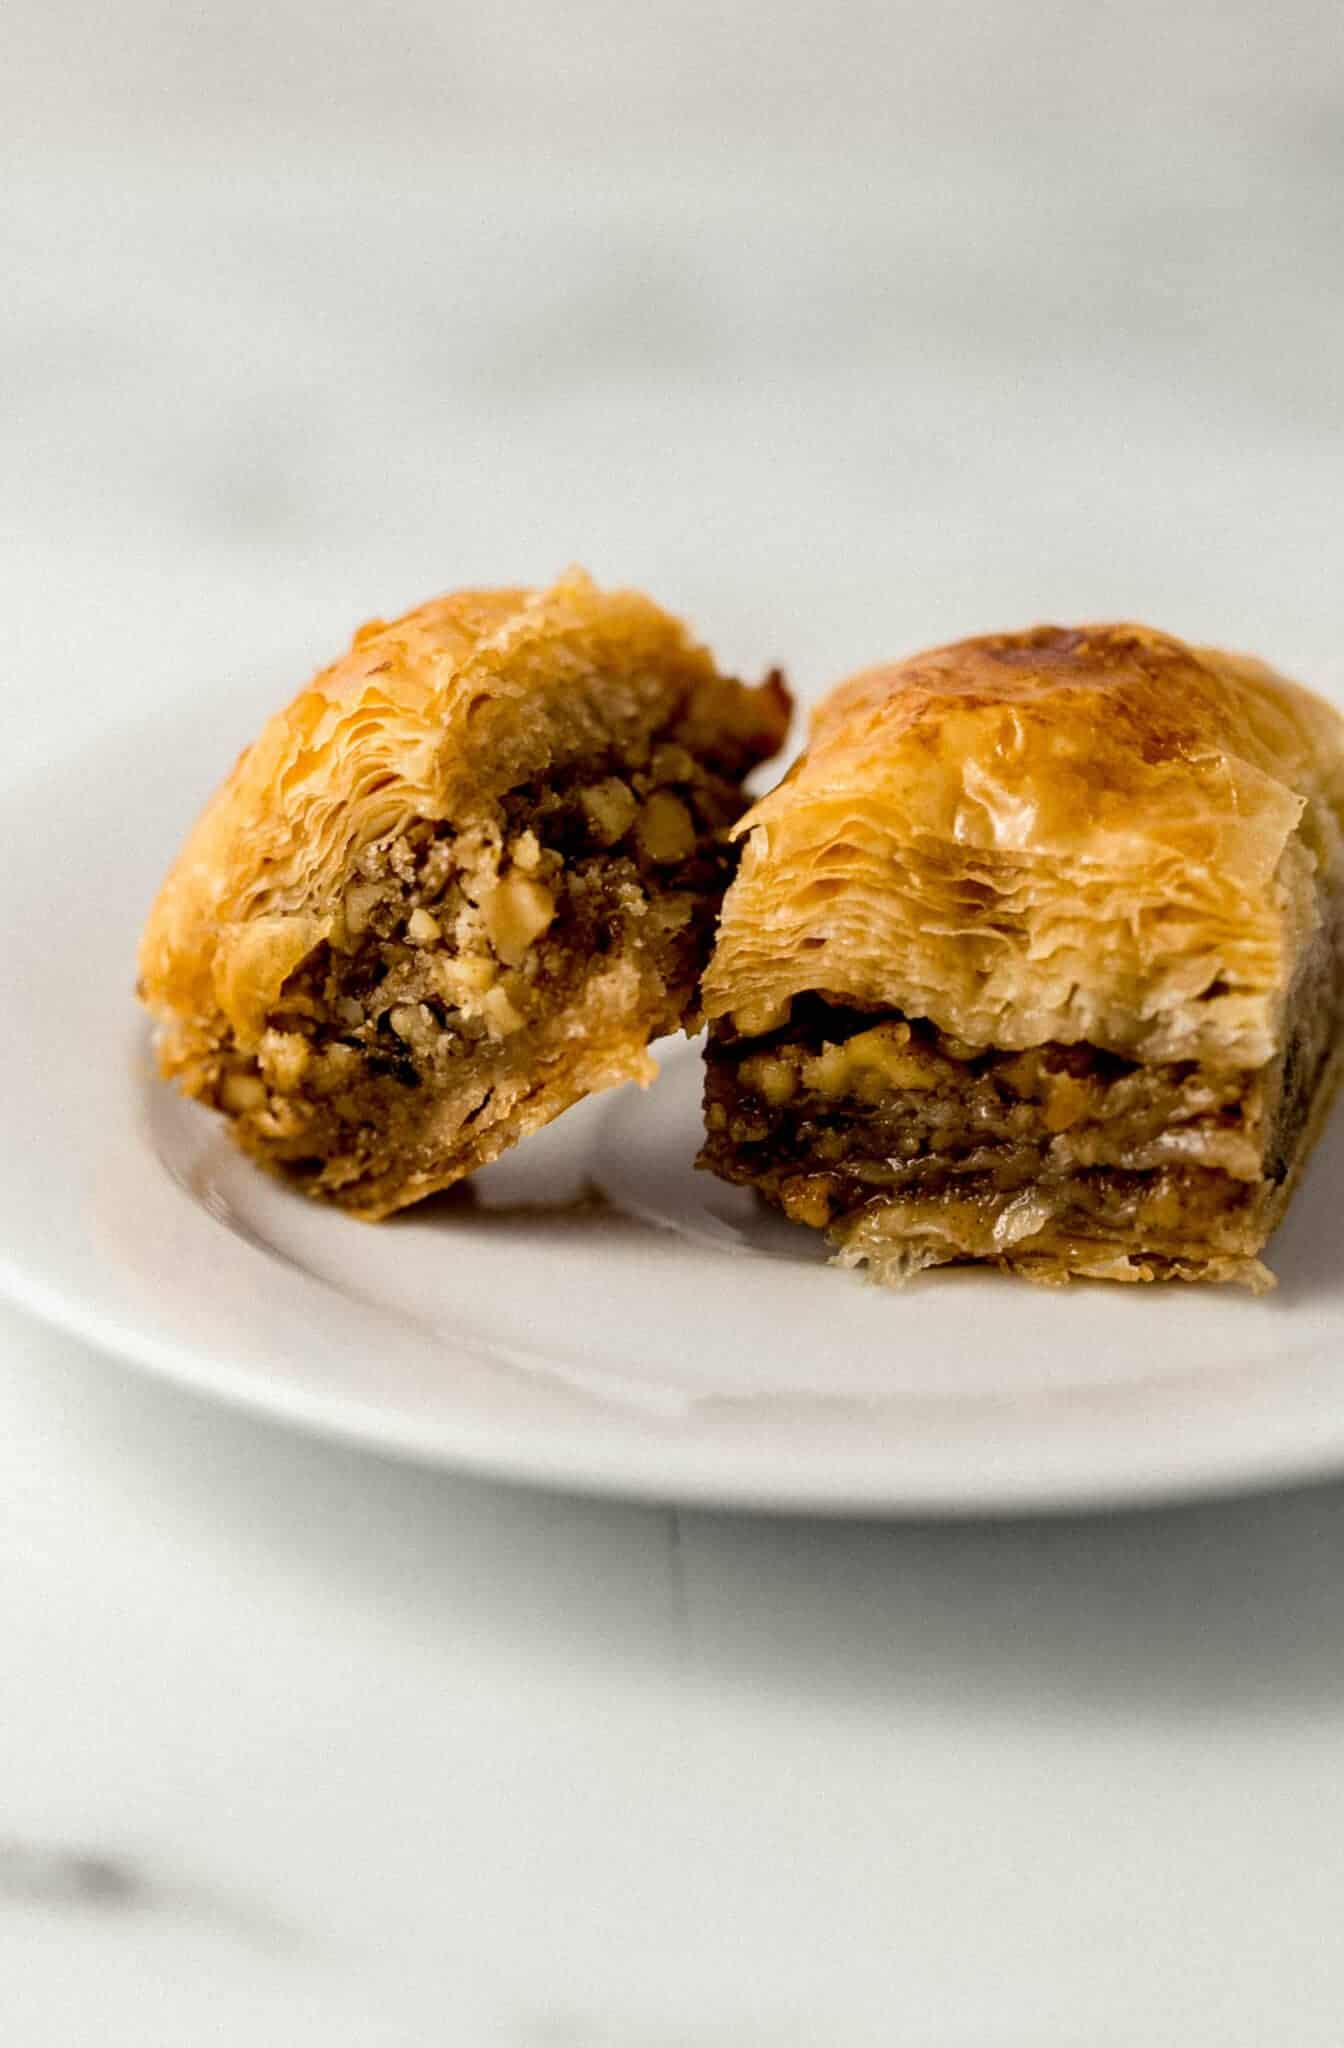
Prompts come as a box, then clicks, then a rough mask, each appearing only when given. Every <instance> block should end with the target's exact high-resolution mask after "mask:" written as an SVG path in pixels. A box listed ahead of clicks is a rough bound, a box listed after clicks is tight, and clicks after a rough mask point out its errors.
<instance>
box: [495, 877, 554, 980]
mask: <svg viewBox="0 0 1344 2048" xmlns="http://www.w3.org/2000/svg"><path fill="white" fill-rule="evenodd" d="M481 908H482V911H483V913H484V916H485V928H486V931H487V932H488V933H489V935H490V943H491V945H492V946H493V947H494V949H495V951H496V953H498V955H499V957H500V959H501V960H502V961H503V962H504V964H505V966H506V967H516V966H517V965H518V964H519V962H520V961H521V960H522V958H523V956H524V954H525V953H526V952H527V949H528V947H529V946H530V945H531V944H532V943H533V941H534V940H535V939H539V938H540V937H541V934H542V933H543V932H544V931H545V930H546V927H547V926H548V925H549V924H550V922H551V919H552V918H553V917H554V916H555V898H554V897H553V896H552V894H551V892H550V890H549V889H545V888H543V887H542V885H541V883H540V882H534V881H531V880H530V879H529V878H528V876H526V875H506V876H505V878H504V880H503V881H502V882H501V883H500V884H499V886H498V887H497V888H496V890H495V892H494V894H493V895H492V896H491V897H490V898H489V899H488V900H487V901H486V902H485V903H483V904H482V906H481Z"/></svg>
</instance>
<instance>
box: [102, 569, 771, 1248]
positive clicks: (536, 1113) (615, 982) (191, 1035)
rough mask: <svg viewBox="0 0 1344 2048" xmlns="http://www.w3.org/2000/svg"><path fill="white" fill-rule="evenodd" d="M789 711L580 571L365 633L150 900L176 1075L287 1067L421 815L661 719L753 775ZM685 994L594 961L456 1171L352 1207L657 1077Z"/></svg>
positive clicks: (199, 1090) (467, 803)
mask: <svg viewBox="0 0 1344 2048" xmlns="http://www.w3.org/2000/svg"><path fill="white" fill-rule="evenodd" d="M788 714H789V700H788V696H787V692H786V691H785V690H784V688H783V685H782V683H781V682H780V681H779V680H778V679H777V678H772V679H771V680H770V681H769V682H768V683H767V684H765V685H763V686H762V687H761V688H760V689H748V688H746V687H745V686H744V685H742V684H741V683H739V682H736V681H734V680H732V679H731V678H728V677H725V676H722V675H720V674H719V672H718V670H717V669H716V668H715V665H714V663H713V661H712V659H711V657H710V656H709V654H708V653H707V652H706V651H705V649H704V648H702V647H700V646H698V645H697V644H696V643H695V642H694V641H693V640H692V639H691V638H690V637H689V635H688V634H687V632H686V630H685V628H684V627H683V626H682V625H681V624H680V623H679V622H678V621H677V620H676V619H674V618H672V617H671V616H670V615H669V614H668V613H666V612H664V611H662V610H660V609H659V608H658V607H657V606H656V605H655V604H653V603H652V602H651V601H650V600H649V599H648V598H646V597H643V596H641V595H639V594H638V593H636V592H628V591H616V592H602V591H600V590H598V589H597V588H596V587H595V586H594V585H593V583H592V582H591V581H590V580H589V579H588V577H587V576H585V575H583V574H582V573H581V572H579V571H572V572H571V573H570V574H568V575H566V576H565V577H563V578H562V579H561V580H560V581H559V582H558V583H557V584H555V585H554V586H553V587H552V588H550V589H548V590H545V591H528V590H524V589H512V588H511V589H500V590H468V591H459V592H457V593H455V594H454V595H451V596H447V597H442V598H437V599H435V600H434V601H432V602H431V603H429V604H425V605H422V606H420V607H419V608H418V609H417V610H415V611H412V612H410V613H408V614H407V615H406V616H405V617H404V618H401V619H398V620H396V621H394V622H392V623H391V624H385V623H383V622H382V621H373V622H372V623H370V624H369V625H366V626H364V627H362V628H361V629H360V631H359V632H358V633H357V634H356V635H355V639H354V643H353V645H352V647H351V649H350V651H349V653H348V654H346V655H345V656H343V658H342V659H341V660H340V661H338V662H336V663H335V664H334V665H333V666H332V667H330V668H327V669H325V670H323V671H322V673H321V674H319V675H318V676H316V677H315V678H314V680H313V681H312V682H311V683H309V684H308V685H307V686H306V687H305V688H304V689H302V690H301V691H300V692H299V693H298V695H297V696H296V697H295V698H294V699H293V701H292V702H291V703H290V704H289V705H288V706H287V707H286V708H285V709H284V710H282V711H280V712H279V713H277V714H276V716H275V717H273V718H272V719H271V720H270V722H269V723H268V724H267V726H266V727H265V728H264V730H263V731H262V733H261V734H260V736H259V737H258V739H257V740H256V741H255V743H254V744H253V745H252V746H250V747H249V748H248V749H247V750H246V751H245V752H244V753H243V755H242V756H241V758H240V759H239V761H238V762H237V764H236V766H235V767H234V769H233V772H232V774H231V775H230V776H229V777H228V779H227V780H226V781H225V783H224V784H223V786H222V787H221V788H220V789H219V790H218V792H217V793H216V795H215V796H214V797H213V799H212V800H211V802H210V803H209V804H208V805H207V807H206V809H205V811H204V813H203V814H202V816H201V818H200V819H199V821H198V822H197V824H196V826H195V828H194V830H193V831H192V833H191V834H190V836H189V838H188V840H187V842H186V844H185V846H184V847H183V849H182V852H181V854H180V855H179V857H178V859H177V861H176V863H175V864H174V866H173V868H172V870H171V872H170V873H169V875H168V877H167V879H166V881H165V882H164V885H163V887H162V889H161V891H160V894H159V896H158V899H157V901H156V902H155V904H154V906H153V909H152V910H151V913H150V916H149V919H148V922H147V924H146V926H145V930H144V934H143V938H142V941H141V946H140V955H139V970H140V990H141V994H142V997H143V999H144V1001H145V1002H146V1004H147V1005H148V1007H149V1008H150V1010H151V1011H152V1012H153V1014H154V1016H155V1018H156V1021H157V1023H158V1026H159V1033H158V1045H159V1056H160V1064H161V1066H162V1068H163V1070H164V1072H165V1073H166V1074H168V1075H170V1076H173V1077H175V1078H176V1079H177V1080H178V1081H179V1082H180V1084H181V1085H182V1087H183V1088H184V1090H185V1091H186V1092H188V1093H191V1094H199V1095H201V1096H203V1097H204V1098H205V1099H207V1100H215V1099H216V1098H217V1095H218V1091H219V1086H220V1079H221V1059H222V1058H223V1057H227V1059H228V1060H230V1061H233V1060H235V1059H236V1058H237V1057H239V1056H243V1057H248V1058H251V1057H253V1056H257V1055H258V1049H259V1048H260V1055H259V1057H260V1060H261V1071H262V1072H263V1074H265V1073H266V1072H267V1067H266V1062H267V1059H268V1058H269V1057H270V1053H269V1051H268V1048H269V1047H270V1044H271V1040H273V1039H274V1037H275V1034H274V1032H269V1033H268V1030H267V1025H268V1019H269V1018H270V1017H271V1016H272V1014H273V1013H274V1011H275V1008H276V1005H277V1001H278V999H279V998H280V995H281V990H282V987H283V985H284V984H285V982H286V981H287V979H288V977H289V976H290V975H291V974H293V972H294V970H295V969H296V968H297V967H299V965H300V963H302V962H304V961H305V960H306V959H307V957H308V956H309V955H310V954H313V953H314V950H315V949H316V948H318V947H319V946H320V945H322V943H323V942H324V941H326V940H330V939H331V938H332V936H333V933H336V932H338V929H339V928H340V920H341V918H342V915H343V910H342V905H343V903H344V901H345V896H346V891H347V889H348V887H349V885H350V883H351V878H352V876H353V875H354V874H355V873H356V872H357V871H356V866H355V863H356V861H357V859H358V857H359V856H360V855H361V853H362V852H363V851H364V850H365V849H368V848H370V847H372V846H373V845H374V843H375V842H379V843H382V842H385V841H390V840H393V839H395V837H396V835H398V834H399V833H401V832H403V831H405V830H406V829H407V828H408V827H410V826H413V825H418V824H421V823H425V822H428V823H430V824H431V825H437V824H439V823H441V822H444V821H447V823H448V824H450V825H451V827H452V828H453V830H454V831H457V830H458V829H459V828H462V827H466V826H469V825H471V824H472V823H473V822H474V821H475V820H477V819H481V818H484V817H488V816H490V815H491V814H492V811H493V810H495V809H497V800H498V799H499V798H501V797H502V796H503V795H504V794H505V793H506V792H507V791H509V790H512V789H514V788H516V787H518V786H519V785H520V784H523V783H525V782H528V781H530V780H533V779H536V778H540V777H545V776H549V775H550V774H551V773H552V772H553V771H556V772H559V773H561V774H563V773H564V771H565V770H567V769H568V768H570V767H571V766H575V767H576V766H579V765H580V764H582V763H583V762H584V761H585V760H587V759H589V758H590V757H593V756H602V755H603V754H604V752H605V751H606V750H608V749H611V748H620V747H622V746H624V745H626V744H627V743H629V744H637V743H638V742H639V741H640V740H641V738H642V739H643V740H645V741H647V739H648V738H649V736H651V735H654V734H658V733H664V732H670V733H671V734H672V735H673V737H675V738H676V739H677V740H678V741H679V742H681V743H682V744H683V745H684V746H685V747H686V748H689V749H691V750H692V751H693V752H694V753H695V754H696V755H697V757H698V758H699V757H703V758H704V759H705V760H706V761H708V762H709V763H711V764H712V766H713V767H714V769H715V770H716V772H718V773H719V774H721V775H722V776H724V777H726V778H728V779H729V780H733V781H735V780H737V779H740V777H741V776H742V775H743V774H745V773H746V771H747V770H748V768H749V767H751V766H752V765H753V764H754V763H755V762H756V761H758V760H760V759H762V758H764V757H765V756H767V755H768V754H770V753H773V752H774V751H775V750H776V749H777V747H778V746H779V744H780V742H781V741H782V739H783V737H784V733H785V730H786V728H787V724H788ZM688 993H689V992H683V994H682V997H681V999H680V1000H679V1001H673V998H672V994H671V992H669V991H668V990H666V989H664V988H663V987H662V986H661V984H659V983H657V982H656V979H655V978H651V976H650V975H649V974H647V973H645V974H641V973H636V972H635V971H634V970H633V969H631V970H628V971H626V973H625V975H624V978H623V979H622V977H621V975H620V974H619V973H618V972H617V971H616V970H615V969H614V968H613V969H612V971H611V972H610V973H608V974H607V976H606V978H605V980H604V979H603V976H602V975H601V974H595V976H594V977H593V979H592V985H591V986H590V987H589V988H588V989H587V991H586V992H585V993H584V994H583V995H582V996H581V998H580V999H579V1000H578V1002H577V1004H576V1005H575V1007H574V1008H573V1009H572V1010H570V1011H566V1012H564V1013H563V1014H561V1015H559V1016H557V1017H556V1018H554V1019H553V1020H551V1023H550V1025H549V1026H548V1033H549V1035H548V1037H547V1038H546V1042H545V1045H544V1046H542V1045H541V1044H540V1043H539V1044H538V1048H537V1065H536V1070H535V1071H532V1072H530V1073H529V1072H527V1071H524V1070H523V1067H522V1065H520V1066H519V1068H518V1071H516V1072H511V1073H510V1074H509V1075H508V1076H507V1077H505V1076H503V1075H500V1076H498V1077H495V1079H494V1084H493V1085H492V1087H491V1089H490V1091H489V1094H490V1100H489V1104H488V1107H486V1108H483V1107H482V1103H481V1101H479V1100H476V1101H473V1102H472V1103H470V1104H468V1108H469V1111H470V1118H469V1121H470V1125H471V1128H470V1132H469V1134H468V1135H469V1136H470V1141H471V1142H470V1145H468V1144H467V1140H466V1137H465V1136H464V1137H463V1140H462V1143H461V1145H459V1147H458V1149H457V1151H456V1152H455V1153H452V1154H451V1156H450V1153H449V1148H448V1147H447V1145H446V1144H444V1145H440V1146H438V1148H437V1150H436V1152H435V1160H437V1162H438V1163H437V1164H435V1163H434V1160H431V1161H430V1162H429V1164H428V1165H427V1164H426V1160H425V1159H424V1158H422V1159H421V1160H419V1161H418V1162H417V1163H416V1165H415V1167H414V1168H412V1166H411V1165H410V1164H409V1163H407V1164H406V1166H405V1171H404V1173H403V1175H402V1177H401V1179H400V1180H397V1179H396V1177H395V1176H393V1177H387V1176H384V1178H383V1180H381V1181H380V1182H379V1183H378V1184H377V1185H376V1186H370V1187H369V1188H368V1189H367V1190H364V1191H362V1192H358V1191H357V1192H352V1194H351V1197H350V1206H352V1207H356V1208H361V1209H362V1212H363V1213H366V1214H382V1213H386V1212H387V1211H388V1210H389V1209H391V1208H394V1207H397V1206H400V1205H401V1203H402V1202H404V1201H406V1200H410V1199H413V1198H415V1197H417V1196H419V1195H421V1194H424V1193H426V1192H429V1191H430V1188H431V1187H432V1186H442V1185H446V1184H447V1183H448V1182H449V1181H451V1180H453V1179H456V1178H458V1177H459V1176H460V1174H461V1173H463V1172H465V1171H468V1170H469V1169H470V1167H471V1166H472V1165H475V1164H480V1163H482V1162H483V1161H484V1160H485V1159H486V1158H489V1157H493V1156H494V1155H495V1153H497V1152H498V1151H500V1150H501V1149H503V1147H504V1145H506V1144H508V1143H511V1142H513V1140H514V1139H515V1138H516V1137H517V1136H519V1135H521V1134H522V1133H523V1132H525V1131H527V1130H530V1129H534V1128H536V1127H537V1126H538V1125H539V1124H541V1123H544V1122H545V1121H547V1120H548V1118H549V1117H550V1116H553V1115H555V1114H556V1113H557V1112H558V1111H559V1110H560V1109H562V1108H564V1107H566V1106H567V1105H568V1104H569V1103H571V1102H573V1101H575V1100H577V1099H578V1097H579V1096H580V1095H581V1094H583V1093H585V1092H587V1091H589V1090H591V1089H593V1088H597V1087H601V1086H606V1085H610V1084H611V1083H613V1082H615V1081H619V1080H624V1079H626V1078H629V1077H634V1078H647V1077H648V1073H649V1071H650V1062H649V1060H648V1057H647V1053H646V1045H647V1042H648V1039H649V1038H650V1037H651V1036H653V1035H655V1034H656V1033H657V1032H658V1031H661V1030H667V1029H670V1028H673V1026H674V1025H675V1024H676V1023H677V1021H678V1020H679V1017H680V1014H681V1010H682V1008H683V1007H684V1003H685V999H686V996H687V994H688ZM670 1002H671V1004H672V1011H671V1013H670V1014H669V1003H670ZM259 1085H260V1084H259V1083H256V1082H248V1083H247V1084H246V1086H247V1087H248V1088H250V1089H251V1090H252V1091H253V1092H254V1093H255V1092H256V1091H257V1089H258V1088H259ZM464 1100H465V1098H464ZM464 1114H466V1111H465V1110H464ZM444 1120H445V1121H446V1120H447V1112H446V1111H445V1112H444ZM239 1135H240V1137H242V1138H243V1140H244V1142H247V1137H246V1133H245V1132H244V1131H241V1130H240V1133H239Z"/></svg>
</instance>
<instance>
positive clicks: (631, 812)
mask: <svg viewBox="0 0 1344 2048" xmlns="http://www.w3.org/2000/svg"><path fill="white" fill-rule="evenodd" d="M579 802H580V803H581V804H582V805H583V811H584V816H585V817H586V818H587V820H588V828H589V830H590V831H591V833H592V835H593V837H594V839H596V840H597V842H598V844H599V846H614V845H615V844H616V841H617V840H618V839H622V838H624V836H625V834H626V833H627V832H628V831H629V830H630V827H631V825H632V824H633V823H634V817H635V812H636V810H637V809H638V808H639V806H638V805H637V804H636V802H635V799H634V795H633V793H632V792H631V790H630V788H629V787H628V785H627V784H626V783H624V782H622V781H621V779H620V777H619V776H618V775H608V776H607V778H606V780H605V781H603V782H594V783H590V785H589V786H588V788H587V789H581V790H580V791H579Z"/></svg>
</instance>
